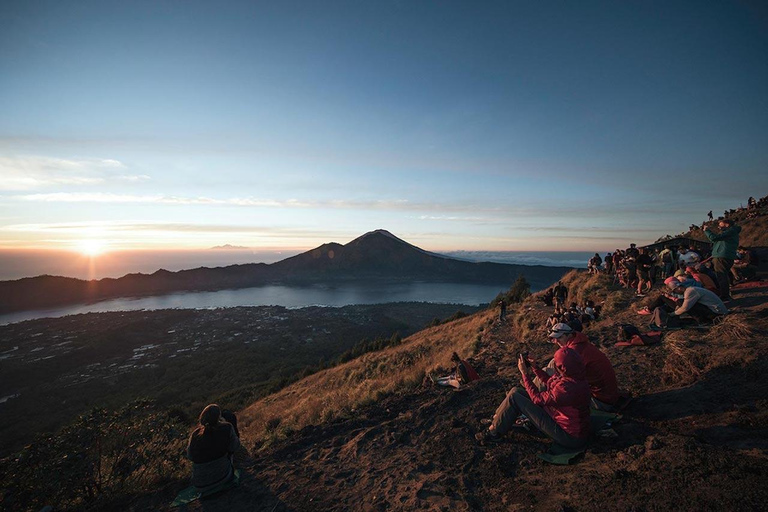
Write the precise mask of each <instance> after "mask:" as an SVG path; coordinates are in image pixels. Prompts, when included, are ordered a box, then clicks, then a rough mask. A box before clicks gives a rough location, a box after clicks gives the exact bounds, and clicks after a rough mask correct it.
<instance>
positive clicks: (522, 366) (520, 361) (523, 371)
mask: <svg viewBox="0 0 768 512" xmlns="http://www.w3.org/2000/svg"><path fill="white" fill-rule="evenodd" d="M517 369H518V370H520V375H525V374H526V369H527V368H526V367H525V361H524V360H523V356H519V357H518V358H517Z"/></svg>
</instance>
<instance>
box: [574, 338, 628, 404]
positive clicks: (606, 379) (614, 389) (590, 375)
mask: <svg viewBox="0 0 768 512" xmlns="http://www.w3.org/2000/svg"><path fill="white" fill-rule="evenodd" d="M566 346H567V347H568V348H572V349H573V350H575V351H576V353H577V354H579V356H581V360H582V361H584V366H586V368H587V382H589V389H590V391H591V392H592V396H593V397H595V398H597V399H598V400H600V401H601V402H603V403H606V404H608V405H613V404H615V403H616V402H617V401H618V400H619V385H618V384H617V383H616V373H615V372H614V371H613V366H612V365H611V361H610V360H608V357H606V355H605V354H603V353H602V352H600V349H599V348H597V347H596V346H594V345H593V344H592V343H590V341H589V338H587V335H586V334H584V333H581V332H577V333H576V336H575V337H574V338H573V339H572V340H571V341H569V342H568V345H566Z"/></svg>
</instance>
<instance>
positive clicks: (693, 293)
mask: <svg viewBox="0 0 768 512" xmlns="http://www.w3.org/2000/svg"><path fill="white" fill-rule="evenodd" d="M690 281H693V280H692V279H691V280H690ZM690 281H685V282H682V283H681V282H680V281H678V280H677V279H667V280H666V281H665V282H664V284H665V285H666V286H667V289H668V290H669V294H662V295H660V296H659V297H658V298H657V299H656V300H655V301H654V302H652V303H651V304H650V305H648V306H647V307H645V308H643V309H641V310H640V311H638V314H641V315H648V314H654V313H655V310H656V309H657V308H662V309H663V310H664V311H665V312H666V313H667V314H668V315H673V316H681V315H683V314H685V313H688V315H689V316H691V317H693V318H694V319H696V321H697V322H698V323H700V324H707V323H711V322H712V321H713V320H714V319H715V318H717V317H720V316H722V315H727V314H728V308H727V307H726V306H725V304H723V301H722V300H720V297H718V296H717V295H716V294H715V293H713V292H711V291H709V290H707V289H706V288H702V287H701V286H691V285H690ZM654 316H655V315H654Z"/></svg>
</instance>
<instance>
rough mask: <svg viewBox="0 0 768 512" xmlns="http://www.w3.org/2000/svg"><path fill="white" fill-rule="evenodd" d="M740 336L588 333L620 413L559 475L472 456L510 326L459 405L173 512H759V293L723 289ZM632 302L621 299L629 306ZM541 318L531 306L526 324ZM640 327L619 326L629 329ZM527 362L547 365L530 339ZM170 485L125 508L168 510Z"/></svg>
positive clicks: (322, 446) (492, 342)
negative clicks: (638, 338) (621, 393)
mask: <svg viewBox="0 0 768 512" xmlns="http://www.w3.org/2000/svg"><path fill="white" fill-rule="evenodd" d="M733 295H734V301H733V302H732V303H731V304H730V306H731V307H733V308H734V315H738V316H737V317H735V318H737V319H740V320H741V323H740V326H730V327H728V326H721V327H719V328H718V327H715V328H712V329H711V330H710V331H707V332H702V331H699V330H693V329H692V330H684V331H678V332H675V333H671V334H669V335H668V336H665V340H664V342H663V343H662V344H660V345H656V346H649V347H632V348H624V347H614V346H612V344H613V342H614V340H613V339H611V338H612V337H613V333H614V332H615V329H614V328H613V323H612V322H614V321H616V320H619V321H625V320H627V319H630V318H633V317H632V315H634V309H635V308H634V304H633V305H632V307H631V309H630V310H628V311H626V312H625V313H624V315H623V317H622V318H617V319H610V320H603V321H602V322H601V323H600V324H598V325H597V326H594V328H593V329H591V330H590V334H591V338H592V339H593V340H594V341H597V342H599V343H600V345H601V347H602V348H603V350H604V351H605V352H606V354H607V355H608V356H609V358H610V359H611V361H612V362H613V363H614V365H615V367H616V372H617V376H618V378H619V384H620V386H622V387H623V388H625V389H628V390H630V391H632V392H633V394H634V399H633V400H632V401H631V402H630V403H629V405H628V406H627V407H626V408H625V409H624V411H623V413H622V417H621V419H620V420H618V421H617V422H615V423H614V424H613V426H612V428H613V430H614V431H615V433H616V434H617V435H616V437H596V438H595V439H594V440H593V441H592V443H591V444H590V447H589V449H588V450H587V452H586V453H585V454H584V455H583V456H581V457H580V458H579V459H577V460H576V462H575V463H573V464H571V465H569V466H555V465H550V464H547V463H545V462H544V461H542V460H541V459H539V458H538V457H537V455H538V454H541V453H543V452H544V451H546V449H547V447H548V441H547V440H546V439H543V438H539V437H533V436H531V435H529V434H525V433H517V432H515V433H511V434H509V435H507V436H506V437H505V438H504V439H503V440H502V441H501V442H499V443H498V444H493V445H491V446H479V445H478V444H477V442H476V441H475V439H474V435H475V434H476V433H477V432H479V431H481V429H482V428H484V425H483V424H482V423H481V420H483V419H487V418H490V417H491V416H492V415H493V412H494V410H495V409H496V407H497V406H498V404H499V402H500V401H501V400H502V399H503V398H504V396H505V393H506V392H507V390H508V389H509V388H511V387H513V386H515V385H517V382H518V378H519V375H518V372H517V369H516V364H515V359H516V356H517V353H518V352H519V351H520V349H521V345H520V344H519V343H518V342H517V341H516V340H515V333H514V332H513V328H512V324H511V322H500V323H498V324H496V325H495V326H494V327H493V329H491V330H488V331H486V332H485V333H484V337H483V340H482V343H483V348H482V350H481V351H480V352H479V353H478V354H477V355H476V356H475V357H473V358H472V360H471V361H472V363H473V364H474V366H475V367H476V369H477V370H478V372H479V373H480V375H481V377H482V379H481V380H480V381H477V382H475V383H472V384H471V385H469V386H466V387H465V388H463V389H462V390H460V391H452V390H449V389H446V388H435V387H434V386H432V385H431V383H429V382H428V381H426V382H425V383H424V385H422V387H421V388H420V389H418V390H416V391H415V392H413V393H409V394H403V395H398V396H390V397H388V398H387V399H385V400H384V401H382V402H379V403H378V404H376V405H374V406H372V407H370V408H368V409H365V410H363V411H360V414H359V416H358V417H356V418H354V419H347V420H344V421H338V422H336V423H331V424H325V425H320V426H314V427H307V428H305V429H303V430H302V431H300V432H296V433H295V434H294V435H293V436H292V437H290V438H289V439H287V440H285V441H283V442H280V443H277V444H274V445H272V446H270V447H269V448H268V449H257V448H258V447H255V446H248V447H247V448H248V450H249V452H250V453H249V454H245V453H243V454H240V456H239V464H240V466H241V467H242V468H243V469H244V475H243V479H242V482H241V485H240V487H239V488H237V489H235V490H230V491H228V492H226V493H224V494H221V495H218V496H215V497H212V498H209V499H205V500H202V501H198V502H196V503H193V504H192V505H190V506H189V507H188V510H193V511H205V512H218V511H222V512H223V511H230V510H243V511H245V510H248V511H282V510H297V511H327V510H339V511H341V510H365V511H367V510H371V511H373V510H376V511H378V510H382V511H383V510H446V511H448V510H450V511H462V510H488V511H508V510H560V511H568V510H573V511H591V510H601V511H602V510H632V511H655V510H761V509H766V508H768V505H766V504H767V503H768V486H766V485H765V484H766V481H768V358H766V355H767V353H768V350H766V342H767V341H768V301H767V299H768V284H766V286H761V287H751V288H742V289H734V290H733ZM631 300H634V299H631ZM548 312H549V310H548V309H547V308H546V307H544V306H543V305H540V306H539V305H537V306H535V307H534V309H533V310H531V312H530V314H531V315H532V317H533V318H536V319H537V320H541V319H543V318H545V317H546V315H547V314H548ZM644 318H645V319H647V317H639V316H634V323H635V325H638V326H641V325H642V324H643V323H645V321H644V320H643V319H644ZM530 348H531V353H532V355H535V356H537V357H538V359H539V361H545V360H546V358H547V356H549V355H551V354H552V353H553V352H554V350H553V347H552V346H551V345H547V344H546V343H545V342H544V340H543V338H542V340H541V342H539V343H537V344H535V345H534V346H531V347H530ZM179 487H180V486H179V485H174V486H169V487H168V488H166V489H164V490H162V491H161V492H159V493H158V494H156V495H154V496H151V497H143V498H140V499H138V500H137V501H135V502H134V503H133V504H132V505H131V506H130V507H129V508H130V509H131V510H148V509H154V510H158V509H168V506H167V504H168V503H169V502H170V501H172V499H173V496H174V495H175V493H176V491H178V490H179Z"/></svg>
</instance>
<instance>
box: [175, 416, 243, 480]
mask: <svg viewBox="0 0 768 512" xmlns="http://www.w3.org/2000/svg"><path fill="white" fill-rule="evenodd" d="M222 414H225V415H227V416H229V418H230V421H226V420H225V419H224V417H222ZM232 422H234V423H235V424H234V425H233V424H232ZM236 425H237V420H236V418H235V417H234V415H233V414H232V413H228V414H227V412H226V411H225V412H224V413H222V411H221V408H220V407H219V406H218V405H216V404H210V405H207V406H206V407H205V409H203V412H202V413H201V414H200V426H199V427H197V428H196V429H195V430H194V432H192V435H191V436H189V443H188V444H187V457H188V458H189V459H190V460H191V461H192V463H193V464H192V485H194V486H195V487H197V489H198V490H199V491H201V492H202V491H206V490H208V489H211V488H214V487H216V486H218V485H220V484H222V483H223V482H226V481H227V480H229V479H230V478H232V475H233V474H234V467H233V466H232V454H233V453H234V452H235V451H237V449H238V448H240V438H239V433H238V432H237V427H236Z"/></svg>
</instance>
